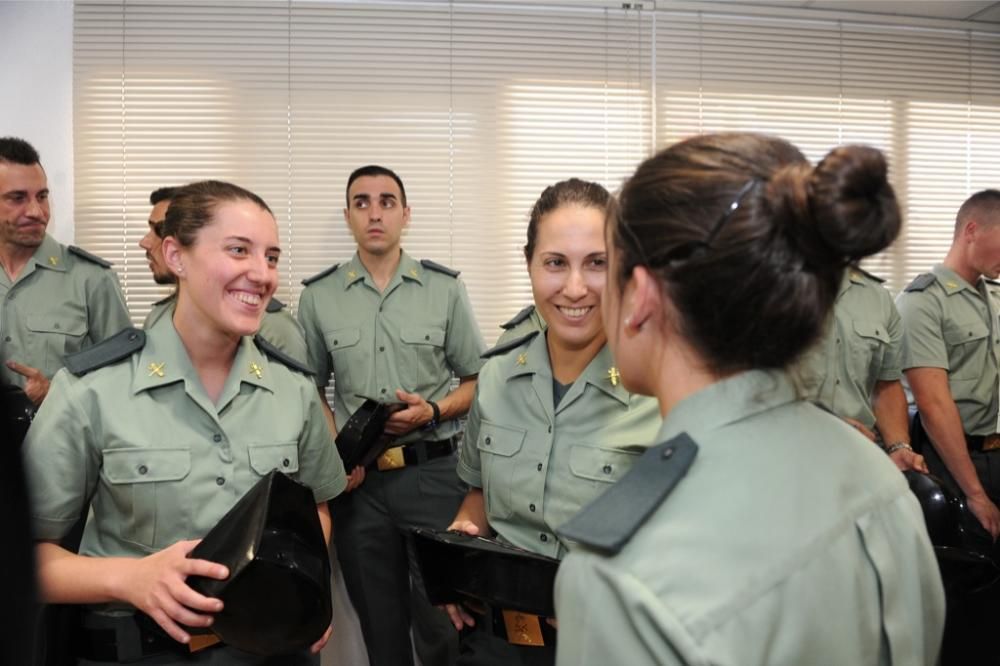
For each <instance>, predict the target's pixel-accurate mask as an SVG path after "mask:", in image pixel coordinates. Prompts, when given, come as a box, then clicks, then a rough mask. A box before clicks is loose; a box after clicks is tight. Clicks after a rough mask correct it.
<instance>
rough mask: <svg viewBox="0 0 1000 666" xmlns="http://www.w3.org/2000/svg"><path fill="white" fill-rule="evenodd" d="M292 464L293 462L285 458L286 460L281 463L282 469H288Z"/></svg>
mask: <svg viewBox="0 0 1000 666" xmlns="http://www.w3.org/2000/svg"><path fill="white" fill-rule="evenodd" d="M291 464H292V462H291V461H290V460H289V459H288V458H285V459H284V460H282V461H281V466H282V467H288V466H289V465H291Z"/></svg>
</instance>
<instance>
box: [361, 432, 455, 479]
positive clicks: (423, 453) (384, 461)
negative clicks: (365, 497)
mask: <svg viewBox="0 0 1000 666" xmlns="http://www.w3.org/2000/svg"><path fill="white" fill-rule="evenodd" d="M458 437H459V436H458V435H452V436H451V437H449V438H448V439H440V440H437V441H431V442H428V441H420V442H413V443H412V444H406V445H402V446H393V447H391V448H388V449H386V450H385V451H383V452H382V454H381V455H380V456H379V457H378V458H376V459H375V462H374V465H375V467H377V468H378V470H379V471H380V472H385V471H388V470H392V469H401V468H403V467H407V466H410V465H420V464H423V463H425V462H427V461H428V460H434V459H435V458H443V457H444V456H450V455H451V454H452V453H454V452H455V449H457V448H458Z"/></svg>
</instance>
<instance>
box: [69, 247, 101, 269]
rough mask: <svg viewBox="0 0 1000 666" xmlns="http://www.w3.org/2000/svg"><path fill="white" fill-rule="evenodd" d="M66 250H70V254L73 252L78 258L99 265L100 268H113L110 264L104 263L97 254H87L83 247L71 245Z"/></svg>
mask: <svg viewBox="0 0 1000 666" xmlns="http://www.w3.org/2000/svg"><path fill="white" fill-rule="evenodd" d="M66 249H67V250H69V251H70V252H72V253H73V254H75V255H76V256H78V257H81V258H83V259H86V260H87V261H89V262H90V263H92V264H97V265H98V266H101V267H103V268H111V263H110V262H107V261H104V260H103V259H101V258H100V257H98V256H97V255H96V254H91V253H89V252H87V251H86V250H84V249H83V248H82V247H77V246H76V245H70V246H69V247H67V248H66Z"/></svg>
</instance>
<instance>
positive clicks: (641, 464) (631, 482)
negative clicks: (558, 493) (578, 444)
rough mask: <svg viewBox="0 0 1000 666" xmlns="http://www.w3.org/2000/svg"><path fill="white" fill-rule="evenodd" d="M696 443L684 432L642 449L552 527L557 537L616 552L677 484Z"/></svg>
mask: <svg viewBox="0 0 1000 666" xmlns="http://www.w3.org/2000/svg"><path fill="white" fill-rule="evenodd" d="M696 455H698V445H697V444H695V442H694V440H693V439H691V437H690V436H689V435H688V434H687V433H681V434H680V435H677V436H676V437H674V438H673V439H671V440H669V441H666V442H664V443H662V444H657V445H656V446H654V447H652V448H650V449H647V450H646V452H645V453H643V454H642V456H641V457H640V458H639V460H636V461H635V464H634V465H633V466H632V468H631V469H630V470H629V471H628V472H626V474H625V476H623V477H622V479H621V480H620V481H618V483H616V484H614V485H613V486H611V487H610V488H608V489H607V491H605V493H604V494H603V495H601V496H600V497H598V498H597V499H596V500H594V501H593V502H591V503H590V504H588V505H587V506H585V507H584V508H583V510H582V511H580V513H578V514H576V516H574V517H573V518H571V519H570V520H569V521H567V522H566V523H565V524H563V526H562V527H558V528H556V533H557V534H558V535H559V536H560V537H561V538H563V539H568V540H570V541H576V542H579V543H582V544H583V545H585V546H588V547H590V548H593V549H595V550H598V551H601V552H603V553H606V554H608V555H614V554H616V553H618V552H619V551H620V550H621V549H622V547H623V546H624V545H625V544H626V543H628V540H629V539H631V538H632V536H633V535H635V533H636V532H637V531H638V530H639V528H640V527H642V524H643V523H645V522H646V519H647V518H649V516H650V515H652V513H653V511H655V510H656V508H657V507H659V506H660V504H662V503H663V500H665V499H666V498H667V495H669V494H670V493H671V491H673V489H674V488H675V487H677V484H678V483H679V482H680V480H681V479H682V478H684V475H685V474H686V473H687V471H688V469H689V468H690V467H691V463H693V462H694V459H695V456H696Z"/></svg>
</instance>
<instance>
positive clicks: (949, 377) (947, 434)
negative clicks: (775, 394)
mask: <svg viewBox="0 0 1000 666" xmlns="http://www.w3.org/2000/svg"><path fill="white" fill-rule="evenodd" d="M998 275H1000V191H998V190H983V191H981V192H978V193H976V194H974V195H973V196H971V197H969V199H967V200H966V201H965V203H963V204H962V207H961V208H960V209H959V211H958V216H957V217H956V221H955V232H954V237H953V239H952V244H951V249H949V250H948V254H947V255H946V256H945V258H944V261H943V262H942V263H941V264H939V265H937V266H935V267H934V268H933V269H932V270H931V272H930V273H924V274H922V275H919V276H917V277H916V278H915V279H914V280H913V282H911V283H910V284H909V286H907V287H906V289H905V290H904V291H903V293H901V294H900V295H899V297H898V299H897V305H898V307H899V314H900V316H901V317H902V319H903V330H904V333H903V370H904V371H905V373H906V380H907V382H908V383H909V386H910V389H911V391H912V393H913V398H914V400H915V401H916V404H917V410H918V419H919V421H918V423H917V424H916V425H917V427H918V428H921V430H922V431H923V432H925V433H926V438H927V439H928V440H929V442H930V446H928V447H925V450H924V456H925V457H926V459H927V465H928V467H929V468H930V470H931V473H933V474H936V475H938V476H942V477H944V478H945V479H947V480H950V481H952V482H954V483H955V484H957V486H958V489H959V490H961V492H962V493H964V494H965V498H966V502H967V504H968V506H969V509H971V511H972V512H973V514H975V516H976V518H977V519H978V520H979V522H980V524H981V525H982V526H983V527H984V528H985V529H986V530H987V531H988V532H989V533H990V535H992V537H993V538H994V539H995V538H996V537H997V535H1000V511H998V510H997V503H998V502H1000V453H998V451H1000V435H998V434H997V433H998V431H1000V325H998V319H997V317H998V316H1000V283H997V282H995V281H994V280H995V279H996V278H997V276H998ZM915 441H916V438H915Z"/></svg>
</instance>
